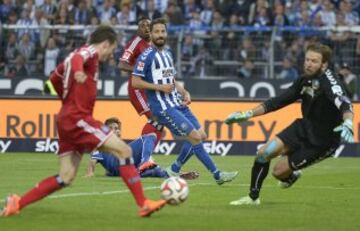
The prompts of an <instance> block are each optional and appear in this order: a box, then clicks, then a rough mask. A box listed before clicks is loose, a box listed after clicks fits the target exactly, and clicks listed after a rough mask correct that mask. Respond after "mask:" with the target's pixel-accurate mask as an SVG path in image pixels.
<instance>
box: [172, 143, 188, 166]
mask: <svg viewBox="0 0 360 231" xmlns="http://www.w3.org/2000/svg"><path fill="white" fill-rule="evenodd" d="M192 155H193V150H192V144H191V143H190V142H189V141H185V142H184V143H183V145H182V147H181V150H180V154H179V155H178V157H177V158H176V161H175V162H174V163H173V164H172V165H171V170H172V171H174V172H177V173H178V172H180V169H181V167H182V166H183V165H184V164H185V163H186V162H187V161H188V160H189V159H190V157H191V156H192Z"/></svg>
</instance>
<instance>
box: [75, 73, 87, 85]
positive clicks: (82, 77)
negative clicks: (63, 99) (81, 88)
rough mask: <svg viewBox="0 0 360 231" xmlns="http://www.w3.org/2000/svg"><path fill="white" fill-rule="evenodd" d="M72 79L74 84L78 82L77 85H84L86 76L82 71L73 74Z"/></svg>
mask: <svg viewBox="0 0 360 231" xmlns="http://www.w3.org/2000/svg"><path fill="white" fill-rule="evenodd" d="M74 78H75V80H76V82H78V83H84V82H85V80H86V78H87V76H86V74H85V73H84V72H82V71H77V72H75V75H74Z"/></svg>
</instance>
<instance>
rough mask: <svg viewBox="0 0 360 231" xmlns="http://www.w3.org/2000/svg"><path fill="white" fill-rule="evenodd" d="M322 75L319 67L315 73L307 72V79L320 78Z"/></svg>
mask: <svg viewBox="0 0 360 231" xmlns="http://www.w3.org/2000/svg"><path fill="white" fill-rule="evenodd" d="M321 74H322V69H321V67H319V69H318V70H317V71H315V72H313V73H306V71H305V77H306V78H309V79H313V78H316V77H318V76H320V75H321Z"/></svg>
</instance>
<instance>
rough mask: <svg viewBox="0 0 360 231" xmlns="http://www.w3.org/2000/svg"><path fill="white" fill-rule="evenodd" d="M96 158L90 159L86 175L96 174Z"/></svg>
mask: <svg viewBox="0 0 360 231" xmlns="http://www.w3.org/2000/svg"><path fill="white" fill-rule="evenodd" d="M95 168H96V160H92V159H91V160H90V161H89V164H88V167H87V171H86V175H85V177H93V176H94V175H95Z"/></svg>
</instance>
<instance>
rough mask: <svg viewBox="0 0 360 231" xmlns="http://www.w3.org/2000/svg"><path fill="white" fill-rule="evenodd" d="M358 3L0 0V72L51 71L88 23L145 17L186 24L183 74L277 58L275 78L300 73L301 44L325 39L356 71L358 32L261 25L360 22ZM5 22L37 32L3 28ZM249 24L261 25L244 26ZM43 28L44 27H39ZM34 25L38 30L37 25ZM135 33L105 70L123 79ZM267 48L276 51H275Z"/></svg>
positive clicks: (263, 71)
mask: <svg viewBox="0 0 360 231" xmlns="http://www.w3.org/2000/svg"><path fill="white" fill-rule="evenodd" d="M359 14H360V1H358V0H308V1H305V0H269V1H268V0H138V1H136V0H0V76H5V77H8V78H13V77H16V76H29V75H34V74H36V75H42V76H44V77H46V76H48V75H49V73H50V72H51V71H52V70H53V69H54V67H55V66H56V64H57V63H58V62H59V61H60V60H62V59H63V58H64V57H66V55H67V54H68V53H69V52H70V51H71V50H72V49H73V48H74V47H76V46H78V45H80V44H81V43H83V42H85V41H86V38H87V36H88V35H89V34H90V33H91V31H92V29H91V27H87V26H89V25H98V24H100V23H110V24H113V25H136V22H137V19H138V18H139V17H141V16H146V17H149V18H150V19H155V18H158V17H165V18H167V19H168V22H169V25H170V26H186V27H187V28H188V29H187V30H186V33H185V34H184V36H183V38H182V41H180V42H181V48H180V50H178V49H177V44H178V39H179V38H178V36H176V32H173V33H172V34H170V39H169V43H170V46H171V48H173V49H174V53H176V52H178V53H179V54H180V55H179V56H176V57H181V61H182V70H181V73H182V74H183V77H187V76H190V77H192V76H197V77H204V76H219V77H239V78H268V77H269V74H268V73H269V67H268V66H267V62H268V60H269V59H270V56H271V55H273V58H274V62H276V66H275V75H274V77H275V78H277V79H287V80H292V79H295V78H297V77H298V76H299V73H301V68H302V62H303V54H304V49H303V48H304V47H306V45H307V44H309V43H312V42H317V41H321V42H324V43H326V44H328V45H330V46H331V47H332V48H333V49H334V64H335V68H337V70H339V71H340V70H341V68H342V67H343V66H344V65H345V66H347V67H348V69H349V70H352V72H354V73H359V71H360V70H359V68H358V66H360V65H359V64H360V36H359V35H360V32H358V33H354V32H351V31H341V32H340V31H334V30H330V29H329V30H326V31H317V32H307V33H302V32H299V31H298V30H297V31H291V30H289V31H287V30H281V29H278V30H277V31H276V34H275V39H274V40H273V41H272V43H270V38H271V36H274V35H273V33H272V32H273V30H270V31H266V30H261V28H263V27H264V26H270V27H272V26H275V27H279V28H281V27H283V26H296V27H301V28H308V27H312V28H313V27H315V28H317V27H323V26H329V27H336V26H358V25H359V21H360V19H359ZM4 25H7V26H8V25H18V26H33V27H35V29H29V28H25V29H6V28H5V27H4ZM47 25H84V26H85V29H80V30H69V29H67V28H61V29H51V30H49V29H40V27H42V26H47ZM239 26H252V27H256V28H259V30H258V31H257V30H251V31H250V32H249V31H247V30H239ZM38 27H39V28H38ZM36 28H37V29H36ZM133 34H134V31H130V32H126V31H124V30H122V31H121V33H119V35H118V48H117V50H116V52H115V54H114V59H113V60H111V61H110V62H109V63H108V64H107V65H105V66H103V69H102V74H104V75H106V76H111V77H114V78H115V77H117V76H120V75H121V73H120V72H119V70H118V68H117V64H118V59H119V56H120V54H121V52H122V50H123V46H124V45H125V43H126V41H127V40H128V39H129V38H130V37H131V36H132V35H133ZM270 47H272V48H273V50H274V52H273V53H271V49H270ZM355 79H357V78H355Z"/></svg>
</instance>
